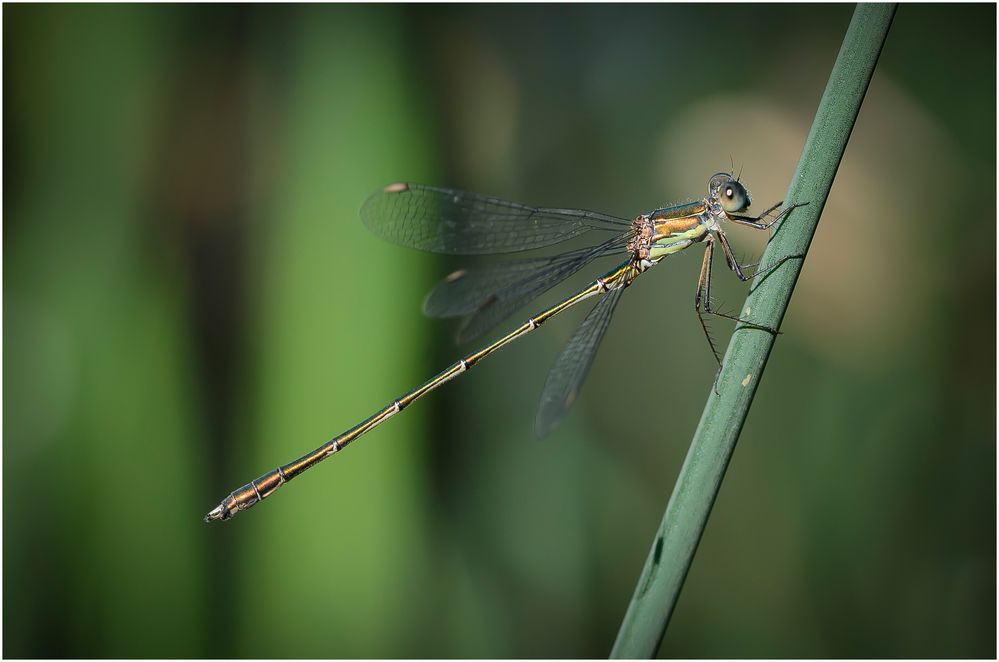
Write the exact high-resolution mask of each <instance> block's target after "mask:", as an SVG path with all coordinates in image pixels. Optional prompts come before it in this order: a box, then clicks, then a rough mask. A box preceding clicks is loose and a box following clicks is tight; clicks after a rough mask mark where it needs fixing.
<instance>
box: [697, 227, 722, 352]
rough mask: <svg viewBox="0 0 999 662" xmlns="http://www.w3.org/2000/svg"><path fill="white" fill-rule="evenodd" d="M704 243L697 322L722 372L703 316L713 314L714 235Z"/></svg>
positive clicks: (699, 278) (715, 348) (698, 288)
mask: <svg viewBox="0 0 999 662" xmlns="http://www.w3.org/2000/svg"><path fill="white" fill-rule="evenodd" d="M704 243H705V247H704V259H703V260H702V261H701V273H700V275H699V276H698V277H697V291H696V292H695V293H694V312H695V313H697V321H698V322H700V323H701V330H703V331H704V337H705V338H706V339H707V341H708V347H710V348H711V354H712V355H714V357H715V361H716V362H717V363H718V370H719V371H721V364H722V362H721V355H720V354H719V353H718V349H717V347H715V341H714V339H712V338H711V333H710V332H709V331H708V325H707V323H706V322H705V321H704V315H703V313H710V312H711V258H712V256H713V255H714V252H715V238H714V235H711V234H709V235H708V236H707V237H706V238H705V239H704Z"/></svg>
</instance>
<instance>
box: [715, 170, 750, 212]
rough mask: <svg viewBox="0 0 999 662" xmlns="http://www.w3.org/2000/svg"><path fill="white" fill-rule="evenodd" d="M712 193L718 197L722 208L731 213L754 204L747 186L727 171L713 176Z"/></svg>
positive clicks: (744, 209) (743, 209)
mask: <svg viewBox="0 0 999 662" xmlns="http://www.w3.org/2000/svg"><path fill="white" fill-rule="evenodd" d="M710 188H711V195H712V196H716V197H717V198H718V203H719V204H720V205H721V208H722V209H724V210H725V211H726V212H728V213H729V214H737V213H739V212H741V211H746V210H747V209H749V205H751V204H753V200H752V198H750V197H749V191H747V190H746V187H745V186H743V185H742V184H740V183H739V181H738V180H737V179H736V178H735V177H733V176H732V175H730V174H729V173H727V172H720V173H718V174H717V175H715V176H714V177H712V178H711V183H710Z"/></svg>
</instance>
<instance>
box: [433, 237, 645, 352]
mask: <svg viewBox="0 0 999 662" xmlns="http://www.w3.org/2000/svg"><path fill="white" fill-rule="evenodd" d="M626 243H627V237H616V238H614V239H612V240H610V241H607V242H605V243H603V244H601V245H599V246H592V247H588V248H584V249H580V250H576V251H570V252H568V253H564V254H562V255H557V256H555V257H548V258H533V259H526V260H514V261H510V262H501V263H498V264H492V265H485V266H482V267H478V268H470V269H465V270H461V271H456V272H455V273H453V274H451V275H450V276H448V277H447V278H445V279H444V280H443V281H442V282H441V283H440V284H438V285H437V287H435V288H434V289H433V290H432V291H431V292H430V294H429V295H428V296H427V299H426V301H424V304H423V311H424V313H426V314H427V315H429V316H430V317H461V316H465V320H464V321H463V322H462V324H461V326H460V327H459V329H458V334H457V338H458V342H466V341H469V340H473V339H475V338H477V337H479V336H481V335H482V334H484V333H487V332H488V331H489V330H491V329H492V328H493V327H495V326H496V325H497V324H499V323H500V322H502V321H503V320H505V319H506V318H507V317H509V316H510V315H512V314H513V313H514V312H515V311H516V310H517V309H518V308H521V307H523V306H524V305H526V304H527V303H528V302H530V301H531V300H532V299H536V298H537V297H539V296H541V295H542V294H544V293H545V292H547V291H548V290H549V289H551V288H552V287H555V286H556V285H558V284H559V283H561V282H562V281H564V280H565V279H567V278H569V277H570V276H572V275H573V274H575V273H576V272H578V271H579V270H580V269H582V268H583V267H584V266H586V265H587V264H589V263H590V262H592V261H593V260H595V259H597V258H600V257H604V256H607V255H611V254H616V253H619V252H620V251H621V250H622V248H623V247H624V245H625V244H626Z"/></svg>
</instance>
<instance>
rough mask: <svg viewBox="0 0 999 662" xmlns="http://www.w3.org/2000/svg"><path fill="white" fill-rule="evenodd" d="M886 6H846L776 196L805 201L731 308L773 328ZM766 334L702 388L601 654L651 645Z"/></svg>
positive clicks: (707, 503)
mask: <svg viewBox="0 0 999 662" xmlns="http://www.w3.org/2000/svg"><path fill="white" fill-rule="evenodd" d="M895 9H896V6H895V5H894V4H859V5H857V8H856V10H855V11H854V14H853V19H852V20H851V21H850V26H849V28H848V29H847V31H846V36H845V37H844V39H843V44H842V46H841V48H840V52H839V56H838V57H837V58H836V63H835V64H834V65H833V68H832V72H831V74H830V76H829V81H828V83H827V84H826V89H825V92H824V93H823V95H822V100H821V101H820V102H819V107H818V110H817V112H816V113H815V120H814V122H813V123H812V128H811V131H810V132H809V134H808V140H807V141H806V142H805V147H804V150H803V151H802V154H801V159H800V161H799V162H798V168H797V170H796V171H795V173H794V179H793V180H792V181H791V186H790V188H789V189H788V193H787V196H786V197H785V200H786V201H787V202H788V203H789V204H791V203H801V202H807V203H808V204H807V206H803V207H799V208H797V209H795V210H794V211H792V212H791V214H790V215H789V216H788V217H787V218H786V219H785V220H784V221H783V222H782V223H781V225H780V227H779V228H778V230H777V232H775V234H774V237H773V239H772V241H771V242H770V244H769V245H768V246H767V250H766V253H765V254H764V257H763V259H762V261H761V263H762V264H768V263H775V262H777V261H779V260H781V259H785V261H784V263H783V264H782V265H780V267H779V268H777V269H776V270H774V271H773V272H771V273H768V274H766V275H765V276H762V277H760V278H757V279H755V280H754V282H753V286H752V288H751V291H750V294H749V297H748V298H747V299H746V304H745V305H744V306H743V308H742V312H741V314H740V316H743V317H749V318H750V319H752V320H753V322H754V323H755V324H757V325H760V326H766V327H770V328H773V329H777V328H779V327H780V323H781V321H782V320H783V318H784V314H785V312H786V311H787V306H788V303H789V302H790V299H791V292H792V291H793V290H794V285H795V283H796V282H797V280H798V274H799V273H800V272H801V267H802V264H803V261H804V255H805V253H806V252H807V251H808V246H809V244H810V243H811V241H812V236H813V235H814V234H815V228H816V226H817V224H818V221H819V216H820V215H821V213H822V208H823V207H824V206H825V202H826V198H827V197H828V195H829V189H830V188H831V187H832V183H833V178H834V177H835V175H836V170H837V168H839V163H840V160H841V159H842V157H843V151H844V150H845V149H846V144H847V141H848V140H849V138H850V132H851V131H852V130H853V125H854V123H855V121H856V119H857V113H858V112H859V111H860V104H861V103H862V102H863V100H864V95H865V93H866V92H867V87H868V85H869V83H870V81H871V76H872V75H873V74H874V67H875V65H876V64H877V61H878V56H879V55H880V53H881V48H882V46H883V45H884V41H885V38H886V37H887V35H888V28H889V27H890V26H891V22H892V18H893V17H894V15H895ZM787 256H798V257H800V259H786V258H787ZM768 258H769V259H768ZM774 340H775V336H774V335H772V334H771V333H768V332H766V331H761V330H758V329H755V328H753V327H746V326H743V325H739V326H737V327H736V332H735V334H734V335H733V337H732V341H731V343H730V344H729V347H728V351H727V352H726V354H725V361H724V368H723V369H722V372H721V375H720V376H719V379H718V384H719V387H720V391H719V393H718V394H716V393H715V392H714V391H712V392H710V393H709V395H708V400H707V403H706V404H705V407H704V412H703V414H702V415H701V421H700V423H699V424H698V426H697V431H696V432H695V433H694V438H693V440H692V441H691V444H690V449H689V451H688V452H687V457H686V459H685V460H684V463H683V468H682V469H681V470H680V475H679V477H678V478H677V482H676V486H675V487H674V489H673V494H672V496H670V500H669V503H668V505H667V506H666V512H665V513H664V515H663V519H662V523H661V524H660V526H659V529H658V531H657V532H656V536H655V540H654V542H653V544H652V550H651V551H650V552H649V557H648V559H647V560H646V562H645V567H644V569H643V570H642V574H641V577H640V578H639V581H638V586H637V587H636V589H635V594H634V596H633V597H632V599H631V604H630V605H629V607H628V612H627V613H626V614H625V617H624V621H623V622H622V624H621V629H620V631H619V632H618V636H617V641H616V642H615V643H614V649H613V650H612V651H611V657H616V658H650V657H653V656H655V654H656V652H657V651H658V649H659V644H660V643H661V642H662V638H663V635H664V634H665V632H666V626H667V625H668V624H669V619H670V616H671V615H672V613H673V609H674V607H675V606H676V601H677V598H678V597H679V594H680V589H681V588H682V587H683V581H684V578H685V577H686V576H687V570H688V569H689V568H690V564H691V561H692V560H693V557H694V553H695V552H696V550H697V544H698V542H699V541H700V539H701V534H702V533H703V531H704V527H705V525H706V524H707V520H708V515H709V514H710V512H711V506H712V505H713V504H714V501H715V497H716V496H717V494H718V490H719V488H720V487H721V481H722V478H723V477H724V475H725V468H726V467H727V466H728V462H729V459H730V458H731V457H732V452H733V451H734V450H735V443H736V441H737V440H738V438H739V432H740V431H741V430H742V426H743V423H744V422H745V420H746V415H747V414H748V413H749V406H750V404H751V403H752V401H753V396H754V394H755V393H756V387H757V385H758V384H759V382H760V376H761V374H762V372H763V368H764V367H765V366H766V363H767V359H768V357H769V356H770V351H771V349H772V348H773V344H774Z"/></svg>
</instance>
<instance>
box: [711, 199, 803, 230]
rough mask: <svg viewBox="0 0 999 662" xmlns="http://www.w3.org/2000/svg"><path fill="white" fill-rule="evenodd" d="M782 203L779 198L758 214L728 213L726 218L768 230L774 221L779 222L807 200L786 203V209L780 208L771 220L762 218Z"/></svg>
mask: <svg viewBox="0 0 999 662" xmlns="http://www.w3.org/2000/svg"><path fill="white" fill-rule="evenodd" d="M782 204H784V201H783V200H781V201H780V202H778V203H777V204H775V205H774V206H773V207H770V208H769V209H767V210H765V211H764V212H763V213H762V214H760V215H759V216H744V215H742V214H728V218H729V220H731V221H733V222H735V223H738V224H739V225H748V226H749V227H751V228H756V229H757V230H768V229H770V227H771V226H773V225H774V224H775V223H779V222H780V221H782V220H783V219H784V218H786V217H787V215H788V214H790V213H791V212H792V211H793V210H795V209H797V208H798V207H804V206H805V205H807V204H808V203H807V202H799V203H797V204H794V205H788V207H787V208H786V209H782V210H781V212H780V213H779V214H777V215H776V216H774V217H773V218H772V219H771V220H769V221H767V220H764V219H766V218H767V216H769V215H770V214H771V213H773V211H774V210H775V209H777V208H778V207H780V206H781V205H782Z"/></svg>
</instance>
